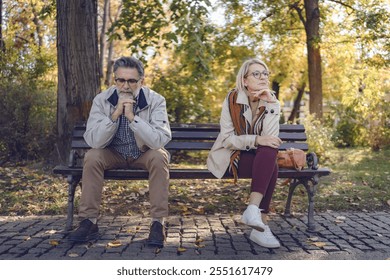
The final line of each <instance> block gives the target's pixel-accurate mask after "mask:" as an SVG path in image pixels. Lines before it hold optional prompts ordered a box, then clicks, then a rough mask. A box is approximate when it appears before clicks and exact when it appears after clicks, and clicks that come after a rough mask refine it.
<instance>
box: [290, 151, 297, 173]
mask: <svg viewBox="0 0 390 280" xmlns="http://www.w3.org/2000/svg"><path fill="white" fill-rule="evenodd" d="M288 155H289V156H290V159H291V162H292V163H293V164H294V168H295V169H296V170H297V171H299V170H300V169H299V166H298V164H297V162H296V161H295V159H294V149H291V150H289V151H288Z"/></svg>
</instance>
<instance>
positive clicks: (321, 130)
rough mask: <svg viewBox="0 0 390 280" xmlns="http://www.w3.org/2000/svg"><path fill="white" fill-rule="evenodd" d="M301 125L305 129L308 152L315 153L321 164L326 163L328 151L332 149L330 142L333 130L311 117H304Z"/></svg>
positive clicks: (332, 145)
mask: <svg viewBox="0 0 390 280" xmlns="http://www.w3.org/2000/svg"><path fill="white" fill-rule="evenodd" d="M303 124H304V126H305V128H306V135H307V143H308V144H309V151H311V152H315V153H316V154H317V156H318V158H319V159H320V160H321V162H326V161H327V160H328V159H329V158H330V154H329V153H330V151H331V150H332V149H333V148H334V144H333V142H332V141H331V138H332V135H333V129H332V128H330V127H329V126H327V125H325V124H323V123H321V121H320V120H318V119H316V118H314V117H313V116H312V115H308V116H306V117H305V119H304V120H303Z"/></svg>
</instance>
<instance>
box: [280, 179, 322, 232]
mask: <svg viewBox="0 0 390 280" xmlns="http://www.w3.org/2000/svg"><path fill="white" fill-rule="evenodd" d="M300 184H302V185H303V186H304V187H305V189H306V192H307V196H308V200H309V205H308V210H307V231H308V232H316V230H315V220H314V195H315V192H316V185H317V184H318V177H314V178H313V179H310V180H309V179H307V180H298V179H293V180H292V182H291V183H290V186H289V189H288V197H287V202H286V208H285V209H284V216H285V217H291V200H292V196H293V194H294V191H295V189H296V187H297V186H298V185H300Z"/></svg>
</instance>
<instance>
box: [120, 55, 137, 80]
mask: <svg viewBox="0 0 390 280" xmlns="http://www.w3.org/2000/svg"><path fill="white" fill-rule="evenodd" d="M119 67H123V68H135V69H137V72H138V74H139V76H140V77H141V78H142V77H144V65H143V64H142V62H141V61H139V60H138V59H136V58H135V57H131V56H122V57H120V58H118V59H117V60H116V61H115V63H114V73H115V72H116V70H118V68H119Z"/></svg>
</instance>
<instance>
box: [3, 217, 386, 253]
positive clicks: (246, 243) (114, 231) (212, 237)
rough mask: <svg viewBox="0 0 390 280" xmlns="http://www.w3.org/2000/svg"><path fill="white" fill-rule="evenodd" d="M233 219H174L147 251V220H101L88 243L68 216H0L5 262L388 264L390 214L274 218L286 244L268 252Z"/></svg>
mask: <svg viewBox="0 0 390 280" xmlns="http://www.w3.org/2000/svg"><path fill="white" fill-rule="evenodd" d="M235 218H236V217H231V216H229V215H219V216H218V215H215V216H193V215H191V216H188V217H179V216H173V217H169V218H168V219H167V222H168V226H167V240H166V244H165V247H164V248H162V249H156V248H148V247H146V246H145V244H144V243H145V238H147V236H148V230H149V223H150V220H149V219H147V218H142V217H141V216H131V217H103V218H102V219H101V220H100V221H99V227H100V233H101V237H100V239H99V240H97V241H95V242H92V243H88V244H73V243H71V242H68V241H67V239H66V236H67V233H66V232H63V229H64V227H65V217H64V216H29V217H4V216H3V217H0V259H2V260H13V259H24V260H30V259H44V260H47V259H49V260H63V259H87V260H100V259H104V260H106V259H107V260H124V259H125V260H126V259H138V260H145V259H155V260H159V259H160V260H208V259H210V260H211V259H214V260H216V259H218V260H225V259H226V260H236V259H240V260H245V259H251V260H255V259H261V260H284V259H291V260H300V259H306V260H307V259H315V260H320V259H333V260H338V259H350V260H353V259H361V260H366V259H367V260H368V259H375V260H384V259H390V212H389V211H384V212H374V213H365V212H327V213H317V214H316V215H315V219H316V222H317V230H318V232H317V233H309V232H307V231H306V225H305V222H306V216H305V215H303V216H301V217H295V218H284V217H283V216H280V215H272V216H271V221H270V226H271V229H272V230H273V232H274V234H275V235H276V236H277V237H278V238H279V240H280V241H281V244H282V246H281V247H280V248H279V249H266V248H263V247H260V246H258V245H257V244H255V243H253V242H251V241H250V240H249V233H250V229H248V228H246V227H245V226H241V225H238V224H237V223H236V222H235Z"/></svg>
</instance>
